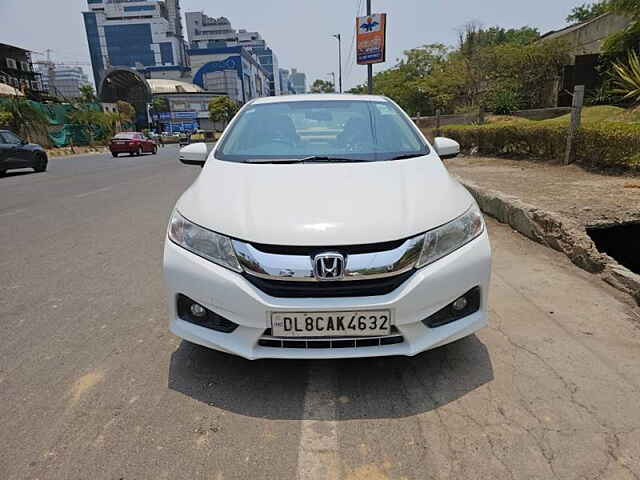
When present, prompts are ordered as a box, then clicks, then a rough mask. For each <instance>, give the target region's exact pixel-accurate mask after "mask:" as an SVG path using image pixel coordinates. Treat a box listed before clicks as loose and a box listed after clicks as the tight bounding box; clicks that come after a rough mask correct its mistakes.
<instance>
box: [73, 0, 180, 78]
mask: <svg viewBox="0 0 640 480" xmlns="http://www.w3.org/2000/svg"><path fill="white" fill-rule="evenodd" d="M87 2H88V5H89V11H87V12H83V15H84V23H85V29H86V32H87V40H88V42H89V52H90V54H91V63H92V66H93V75H94V79H95V82H96V86H97V87H98V88H99V86H100V82H101V80H102V77H103V75H104V72H105V71H106V70H108V69H109V68H111V67H130V68H133V69H136V70H138V71H140V72H141V73H145V74H147V76H148V77H159V78H175V79H179V78H181V77H182V76H183V72H184V71H186V70H187V69H188V58H187V54H186V45H185V42H184V35H183V32H182V20H181V17H180V0H165V1H160V0H87Z"/></svg>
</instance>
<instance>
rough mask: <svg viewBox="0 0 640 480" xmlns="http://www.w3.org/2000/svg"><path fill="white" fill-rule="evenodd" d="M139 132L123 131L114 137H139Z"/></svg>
mask: <svg viewBox="0 0 640 480" xmlns="http://www.w3.org/2000/svg"><path fill="white" fill-rule="evenodd" d="M138 137H139V134H138V133H135V132H123V133H119V134H117V135H116V136H115V137H113V138H119V139H129V140H130V139H132V138H138Z"/></svg>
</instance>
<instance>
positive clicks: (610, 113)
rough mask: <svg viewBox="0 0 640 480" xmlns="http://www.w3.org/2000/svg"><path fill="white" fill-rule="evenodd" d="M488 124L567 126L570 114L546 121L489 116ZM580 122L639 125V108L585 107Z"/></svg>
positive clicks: (507, 116)
mask: <svg viewBox="0 0 640 480" xmlns="http://www.w3.org/2000/svg"><path fill="white" fill-rule="evenodd" d="M487 120H488V123H502V122H509V123H535V124H537V125H551V126H553V125H568V124H569V121H570V120H571V114H570V113H567V114H566V115H562V116H560V117H556V118H550V119H548V120H527V119H526V118H520V117H513V116H509V115H490V116H489V117H487ZM582 121H583V122H585V123H599V122H620V123H640V108H636V109H635V110H633V109H629V110H626V109H624V108H620V107H614V106H611V105H598V106H595V107H585V108H584V109H583V110H582Z"/></svg>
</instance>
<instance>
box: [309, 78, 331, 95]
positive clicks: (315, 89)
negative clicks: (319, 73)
mask: <svg viewBox="0 0 640 480" xmlns="http://www.w3.org/2000/svg"><path fill="white" fill-rule="evenodd" d="M335 91H336V89H335V87H334V86H333V83H331V82H328V81H326V80H322V79H320V78H319V79H317V80H316V81H315V82H313V84H312V85H311V93H335Z"/></svg>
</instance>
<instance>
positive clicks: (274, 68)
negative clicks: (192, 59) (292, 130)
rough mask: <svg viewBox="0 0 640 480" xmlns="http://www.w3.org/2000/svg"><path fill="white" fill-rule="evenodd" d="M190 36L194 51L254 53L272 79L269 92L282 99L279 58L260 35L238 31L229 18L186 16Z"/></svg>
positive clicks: (200, 15) (193, 13)
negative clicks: (235, 49)
mask: <svg viewBox="0 0 640 480" xmlns="http://www.w3.org/2000/svg"><path fill="white" fill-rule="evenodd" d="M186 19H187V35H188V38H189V45H190V47H191V48H192V49H194V50H196V49H214V48H230V47H244V48H246V49H247V50H249V51H251V52H252V53H253V54H254V55H255V56H256V57H257V59H258V62H260V65H262V67H263V68H264V69H265V70H266V71H267V74H268V75H269V92H270V94H271V95H280V75H279V74H278V57H277V56H276V54H275V53H274V52H273V50H271V48H269V46H268V45H267V42H266V41H265V40H264V39H263V38H262V36H261V35H260V34H259V33H258V32H248V31H247V30H238V31H236V30H235V29H234V28H233V27H232V26H231V22H230V21H229V19H228V18H226V17H219V18H211V17H209V16H207V15H205V14H204V13H203V12H187V14H186Z"/></svg>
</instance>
